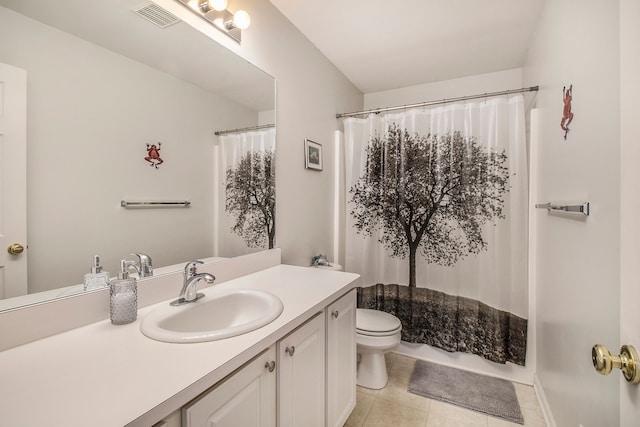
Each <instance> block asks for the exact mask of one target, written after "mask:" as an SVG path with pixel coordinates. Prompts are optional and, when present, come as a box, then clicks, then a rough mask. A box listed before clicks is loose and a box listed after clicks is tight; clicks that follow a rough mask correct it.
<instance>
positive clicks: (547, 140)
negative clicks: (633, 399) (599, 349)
mask: <svg viewBox="0 0 640 427" xmlns="http://www.w3.org/2000/svg"><path fill="white" fill-rule="evenodd" d="M618 23H619V11H618V2H617V1H611V0H590V1H587V2H576V1H573V0H554V1H547V2H546V5H545V9H544V11H543V13H542V16H541V20H540V23H539V26H538V29H537V32H536V36H535V38H534V41H533V44H532V46H531V48H530V52H529V55H528V58H527V62H526V66H525V67H524V68H523V81H524V82H525V84H527V85H534V84H537V85H539V86H540V92H539V93H538V96H537V98H536V106H537V108H538V109H539V115H540V126H539V128H538V132H539V135H540V138H539V146H538V147H536V149H537V151H538V156H539V165H538V169H537V170H536V171H534V176H536V177H537V186H538V193H537V194H536V195H534V196H533V197H534V199H536V200H537V201H538V203H540V202H547V201H551V202H562V201H587V200H588V201H589V202H590V203H591V208H592V213H591V216H589V217H588V218H577V217H575V216H566V215H552V214H548V213H547V212H546V211H543V210H539V211H538V212H537V216H536V218H535V220H536V222H537V226H538V230H537V233H536V236H535V238H536V239H537V242H538V250H537V253H536V254H535V256H536V257H537V264H538V265H537V268H536V272H535V273H536V275H537V284H536V289H537V295H536V300H537V301H536V305H537V313H536V317H537V357H536V359H537V374H538V381H539V384H540V385H541V387H542V391H543V395H544V396H545V398H546V402H548V405H549V408H550V410H551V412H552V415H553V418H554V419H555V422H556V424H557V425H558V426H562V427H565V426H567V427H576V426H578V425H579V424H581V425H582V426H584V427H605V426H610V427H613V426H618V425H619V422H618V419H619V417H618V396H619V392H618V379H617V378H610V377H609V378H608V377H602V376H600V375H598V374H597V373H596V372H595V371H594V370H593V367H592V364H591V358H590V355H591V347H592V346H593V345H594V344H596V343H602V344H606V345H607V346H609V348H610V349H611V350H612V351H614V352H615V351H616V350H617V349H618V348H619V326H618V323H619V321H618V313H619V307H620V303H619V301H620V292H619V286H618V283H619V277H620V276H619V254H620V251H619V245H620V233H619V224H620V221H619V215H620V211H619V203H620V196H619V195H620V183H619V178H620V176H619V166H620V143H619V137H620V130H619V105H620V96H619V81H620V79H619V60H620V57H619V48H618V47H619V41H618V38H619V27H618ZM634 44H635V41H634ZM634 48H636V49H637V46H635V47H634ZM635 78H637V76H635ZM570 84H573V90H574V92H573V112H574V114H575V117H574V119H573V123H572V124H571V131H570V132H569V134H568V138H567V140H566V141H565V140H564V139H563V135H564V132H563V131H562V130H561V129H560V120H561V118H562V108H563V103H562V88H563V86H565V85H566V86H569V85H570ZM636 120H637V119H636ZM636 262H637V260H636ZM616 375H618V374H616Z"/></svg>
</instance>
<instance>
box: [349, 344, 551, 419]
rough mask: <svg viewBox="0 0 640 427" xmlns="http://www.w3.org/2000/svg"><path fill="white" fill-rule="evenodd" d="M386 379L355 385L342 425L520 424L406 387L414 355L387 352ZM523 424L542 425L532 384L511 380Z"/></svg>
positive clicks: (413, 362)
mask: <svg viewBox="0 0 640 427" xmlns="http://www.w3.org/2000/svg"><path fill="white" fill-rule="evenodd" d="M385 356H386V359H387V370H388V371H389V382H388V383H387V386H386V387H385V388H383V389H382V390H370V389H366V388H363V387H358V390H357V392H356V396H357V397H356V407H355V409H354V410H353V412H352V413H351V416H350V417H349V419H348V420H347V422H346V424H345V425H344V427H377V426H380V427H382V426H386V427H515V426H518V427H521V425H520V424H514V423H510V422H507V421H504V420H501V419H498V418H494V417H490V416H487V415H484V414H481V413H479V412H475V411H470V410H467V409H463V408H461V407H459V406H455V405H450V404H447V403H443V402H439V401H437V400H431V399H428V398H426V397H422V396H418V395H416V394H413V393H409V392H408V391H407V387H408V386H409V378H410V377H411V372H412V371H413V365H414V364H415V362H416V361H415V359H413V358H411V357H407V356H403V355H400V354H395V353H387V354H386V355H385ZM514 385H515V388H516V395H517V396H518V402H519V403H520V410H521V411H522V415H523V417H524V427H546V424H545V421H544V417H543V415H542V411H541V410H540V406H539V405H538V400H537V398H536V395H535V392H534V391H533V387H531V386H526V385H522V384H518V383H514Z"/></svg>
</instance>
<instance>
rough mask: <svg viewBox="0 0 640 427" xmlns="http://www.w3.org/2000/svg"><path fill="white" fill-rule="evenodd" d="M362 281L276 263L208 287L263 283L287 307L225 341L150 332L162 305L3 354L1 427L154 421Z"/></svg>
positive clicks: (143, 423) (0, 361) (255, 286)
mask: <svg viewBox="0 0 640 427" xmlns="http://www.w3.org/2000/svg"><path fill="white" fill-rule="evenodd" d="M357 278H358V275H356V274H352V273H342V272H335V271H329V270H320V269H314V268H306V267H294V266H288V265H278V266H275V267H271V268H268V269H266V270H262V271H259V272H257V273H253V274H249V275H246V276H242V277H239V278H237V279H234V280H230V281H227V282H223V283H220V284H218V285H214V286H212V287H210V288H207V289H205V290H204V293H205V294H211V293H214V292H216V290H217V289H230V288H253V289H263V290H266V291H269V292H271V293H273V294H275V295H277V296H278V297H279V298H280V299H281V300H282V302H283V304H284V311H283V312H282V314H281V315H280V317H278V318H277V319H276V320H274V321H273V322H272V323H270V324H268V325H266V326H264V327H262V328H260V329H257V330H255V331H252V332H249V333H246V334H243V335H239V336H236V337H232V338H227V339H224V340H220V341H211V342H205V343H196V344H170V343H164V342H159V341H154V340H152V339H150V338H147V337H146V336H144V335H143V334H142V333H141V332H140V322H141V321H142V319H143V318H144V316H145V315H146V314H147V313H149V312H150V311H151V310H152V309H153V308H155V307H156V306H157V305H158V304H155V305H152V306H149V307H145V308H142V309H140V310H139V311H138V319H137V320H136V321H135V322H134V323H130V324H128V325H122V326H115V325H112V324H111V322H110V321H109V320H104V321H101V322H97V323H93V324H90V325H87V326H84V327H81V328H78V329H74V330H71V331H69V332H64V333H61V334H58V335H54V336H51V337H48V338H45V339H42V340H39V341H36V342H33V343H30V344H26V345H22V346H19V347H16V348H12V349H10V350H6V351H3V352H0V383H1V384H2V385H1V386H0V425H3V426H25V427H30V426H34V427H35V426H43V425H56V426H57V425H60V426H62V425H64V426H67V427H71V426H82V427H86V426H87V425H91V426H94V427H100V426H105V427H114V426H125V425H130V426H150V425H153V424H154V423H155V422H156V421H158V420H159V419H161V418H163V417H164V416H166V415H168V414H170V413H171V412H173V411H175V410H176V409H178V408H179V407H181V406H182V405H184V404H185V403H187V402H188V401H189V400H191V399H193V398H194V397H196V396H197V395H198V394H200V393H202V392H203V391H204V390H206V389H207V388H209V387H210V386H212V385H213V384H215V383H216V382H218V381H220V380H221V379H223V378H224V377H225V376H227V375H228V374H230V373H231V372H233V371H234V370H235V369H237V368H239V367H240V366H242V365H243V364H244V363H246V362H247V361H249V360H251V359H252V358H253V357H254V356H256V355H258V354H260V353H261V352H262V351H263V350H265V349H266V348H267V347H268V346H269V345H271V344H273V343H275V342H276V341H277V340H279V339H280V338H282V337H284V336H285V335H287V334H288V333H289V332H290V331H292V330H293V329H295V328H296V327H297V326H299V325H300V324H302V323H304V322H305V321H306V320H307V319H309V318H310V317H311V316H312V315H314V314H315V313H317V312H319V311H321V310H322V309H324V307H326V306H327V305H328V304H330V303H331V302H333V301H334V300H336V299H337V298H339V297H340V296H341V295H343V294H344V293H346V292H348V291H349V290H350V289H352V288H353V287H354V286H356V284H357ZM179 286H180V284H179V283H176V290H178V288H179ZM160 304H168V301H165V302H162V303H160ZM42 321H43V322H49V321H55V320H54V319H42Z"/></svg>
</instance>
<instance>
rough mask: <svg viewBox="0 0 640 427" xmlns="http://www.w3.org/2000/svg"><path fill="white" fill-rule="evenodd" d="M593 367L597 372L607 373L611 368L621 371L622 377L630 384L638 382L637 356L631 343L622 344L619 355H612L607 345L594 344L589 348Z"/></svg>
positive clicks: (639, 376)
mask: <svg viewBox="0 0 640 427" xmlns="http://www.w3.org/2000/svg"><path fill="white" fill-rule="evenodd" d="M591 360H592V362H593V367H594V368H595V369H596V371H597V372H598V373H599V374H602V375H608V374H610V373H611V370H612V369H613V368H618V369H620V370H621V371H622V375H624V379H626V380H627V381H628V382H630V383H631V384H638V383H640V366H639V357H638V352H637V351H636V349H635V348H634V347H633V346H631V345H623V346H622V348H621V349H620V355H619V356H612V355H611V353H610V352H609V350H608V349H607V347H605V346H604V345H602V344H596V345H594V346H593V349H592V350H591Z"/></svg>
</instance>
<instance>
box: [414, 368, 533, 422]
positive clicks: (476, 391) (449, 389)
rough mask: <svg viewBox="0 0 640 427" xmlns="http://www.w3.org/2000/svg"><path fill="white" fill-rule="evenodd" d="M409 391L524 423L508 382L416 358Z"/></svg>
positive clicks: (512, 388)
mask: <svg viewBox="0 0 640 427" xmlns="http://www.w3.org/2000/svg"><path fill="white" fill-rule="evenodd" d="M409 392H411V393H414V394H418V395H420V396H424V397H428V398H430V399H435V400H440V401H442V402H447V403H451V404H454V405H458V406H462V407H463V408H467V409H472V410H474V411H478V412H482V413H483V414H487V415H491V416H492V417H497V418H502V419H503V420H507V421H510V422H513V423H518V424H524V419H523V418H522V412H521V411H520V405H519V404H518V398H517V397H516V391H515V388H514V387H513V384H512V383H511V382H509V381H506V380H503V379H500V378H493V377H488V376H486V375H480V374H476V373H473V372H468V371H463V370H460V369H455V368H450V367H448V366H442V365H437V364H435V363H430V362H425V361H424V360H417V361H416V366H415V368H414V369H413V373H412V374H411V381H410V382H409Z"/></svg>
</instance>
